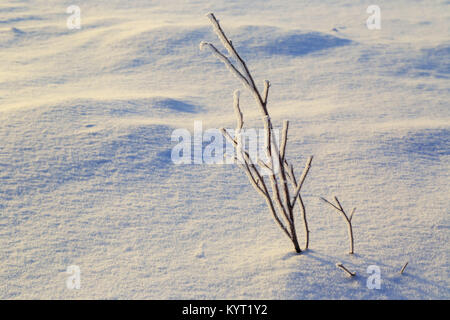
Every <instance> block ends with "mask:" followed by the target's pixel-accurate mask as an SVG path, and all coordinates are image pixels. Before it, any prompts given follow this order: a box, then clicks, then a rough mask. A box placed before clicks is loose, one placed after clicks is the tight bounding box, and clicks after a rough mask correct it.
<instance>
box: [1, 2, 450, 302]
mask: <svg viewBox="0 0 450 320" xmlns="http://www.w3.org/2000/svg"><path fill="white" fill-rule="evenodd" d="M73 4H76V5H78V6H80V8H81V19H82V28H81V29H80V30H68V29H67V27H66V20H67V18H68V16H69V15H68V14H67V13H66V8H67V7H68V6H69V5H73ZM370 4H377V5H379V6H380V8H381V18H382V22H381V30H368V29H367V27H366V19H367V18H368V16H369V14H368V13H366V8H367V7H368V6H369V5H370ZM449 9H450V2H449V1H446V0H444V1H438V0H436V1H419V0H415V1H411V0H408V1H406V0H399V1H384V0H383V1H381V0H377V1H355V0H345V1H336V0H327V1H283V2H282V1H274V0H271V1H252V2H251V5H250V3H249V2H247V1H231V0H226V1H225V0H220V1H210V2H207V1H203V0H197V1H166V0H165V1H151V0H136V1H132V2H131V1H119V0H108V1H106V0H96V1H92V0H91V1H87V0H84V1H83V0H80V1H77V2H76V3H74V2H73V1H56V0H50V1H49V0H46V1H43V0H33V1H31V0H30V1H13V0H2V1H1V3H0V60H1V61H2V67H1V68H0V123H1V125H0V182H1V183H0V298H2V299H23V298H50V299H80V298H93V299H175V298H182V299H187V298H196V299H206V298H210V299H239V298H250V299H253V298H265V299H327V298H331V299H449V298H450V281H449V240H450V239H449V228H450V219H449V209H448V199H449V169H450V168H449V155H450V143H449V141H450V139H449V138H450V108H449V98H450V91H449V89H450V87H449V83H450V82H449V78H450V42H449V39H450V37H449V36H450V29H449V27H450V10H449ZM208 12H214V13H215V14H216V16H217V17H218V18H219V19H220V21H221V23H222V26H223V28H224V29H225V31H226V32H227V34H228V35H229V36H230V38H231V39H232V40H233V43H234V44H235V46H236V47H237V49H238V50H239V51H240V52H241V53H242V56H243V57H244V58H245V59H246V60H247V62H248V65H249V66H250V69H251V71H252V72H253V74H254V76H255V79H256V80H257V83H258V84H259V85H261V86H262V82H263V80H264V79H269V80H270V81H271V83H272V88H271V92H270V103H269V108H270V111H271V115H272V120H273V121H274V124H275V125H276V126H279V127H281V123H282V120H284V119H289V120H290V124H291V129H290V135H289V143H288V149H287V154H288V158H289V159H291V162H293V163H294V164H295V165H296V170H297V171H300V170H301V168H302V167H303V165H304V162H305V160H306V158H307V157H308V156H309V155H314V161H313V167H312V169H311V171H310V174H309V175H308V179H307V181H306V183H305V186H304V187H303V190H304V191H303V195H304V200H305V203H306V206H307V212H308V215H309V222H310V228H311V243H310V246H311V250H309V251H307V252H305V253H304V254H302V255H296V254H294V253H293V248H292V244H291V243H290V242H289V239H287V237H285V236H284V235H283V234H282V233H281V231H280V230H279V229H278V227H277V226H276V224H275V223H274V222H273V220H272V218H271V216H270V214H269V212H268V210H267V208H266V205H265V202H264V200H263V199H262V198H261V197H260V196H259V195H258V194H256V193H255V192H254V190H253V189H252V187H251V185H250V184H249V182H248V181H247V178H246V177H245V175H244V173H243V172H241V171H240V170H238V168H237V167H236V166H234V165H174V164H173V163H172V162H171V158H170V153H171V149H172V147H173V146H174V145H175V143H173V142H171V140H170V136H171V133H172V131H173V130H174V129H176V128H188V129H192V126H193V123H194V120H202V121H203V126H204V128H219V127H222V126H226V127H230V128H231V127H232V126H233V125H234V122H235V120H234V114H233V109H232V101H233V97H232V93H233V91H234V90H235V89H237V88H240V87H241V84H240V83H239V82H238V81H237V80H236V79H235V78H234V77H232V76H231V75H230V74H229V73H228V71H227V70H226V69H225V68H224V66H223V65H222V64H221V63H220V62H218V61H217V60H216V59H215V58H214V57H212V55H211V54H210V52H208V51H200V50H199V48H198V45H199V43H200V41H202V40H205V41H210V42H212V43H215V44H217V46H218V47H220V46H219V42H218V40H217V39H216V37H215V35H214V33H213V32H212V28H211V26H210V25H209V22H208V19H207V18H206V17H205V14H206V13H208ZM241 101H242V106H243V109H244V113H245V117H246V118H245V120H246V124H247V125H254V124H255V125H256V124H258V125H259V114H258V111H257V109H256V107H255V105H254V103H253V101H252V97H250V96H249V95H248V94H247V93H245V94H244V93H243V94H242V100H241ZM333 195H337V196H338V197H339V198H340V200H341V202H342V204H343V206H344V207H345V208H348V209H350V208H351V207H353V206H356V207H357V211H356V213H355V217H354V219H353V220H354V222H353V223H354V232H355V250H356V254H355V255H353V256H350V255H348V254H347V252H348V239H347V233H346V226H345V223H344V222H343V220H342V218H341V217H339V216H338V214H336V212H333V210H332V209H331V208H330V207H327V206H326V205H325V204H324V203H322V202H320V201H319V197H320V196H323V197H326V198H329V199H330V198H331V197H332V196H333ZM300 230H301V228H300ZM300 239H302V234H300ZM406 261H409V265H408V267H407V269H406V271H405V273H404V274H403V275H400V274H399V270H400V269H401V267H402V265H403V264H404V263H405V262H406ZM339 262H341V263H343V264H344V265H345V266H346V267H347V268H349V269H350V270H352V271H356V272H357V276H356V277H354V278H349V277H347V276H346V275H345V274H344V272H343V271H342V270H340V269H338V268H336V266H335V265H336V263H339ZM70 265H77V266H79V267H80V269H81V288H80V289H79V290H76V289H75V290H69V289H67V288H66V284H65V281H66V278H67V277H68V274H67V273H66V269H67V267H68V266H70ZM370 265H377V266H379V267H380V269H381V279H382V283H381V289H380V290H376V289H373V290H370V289H368V288H367V286H366V280H367V278H368V276H369V274H367V273H366V270H367V267H368V266H370Z"/></svg>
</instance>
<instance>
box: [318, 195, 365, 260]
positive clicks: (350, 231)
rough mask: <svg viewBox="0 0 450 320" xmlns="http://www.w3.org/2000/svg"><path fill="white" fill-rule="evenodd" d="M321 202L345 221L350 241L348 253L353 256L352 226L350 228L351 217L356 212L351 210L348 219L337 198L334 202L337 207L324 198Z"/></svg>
mask: <svg viewBox="0 0 450 320" xmlns="http://www.w3.org/2000/svg"><path fill="white" fill-rule="evenodd" d="M320 199H321V200H322V201H325V202H326V203H328V204H329V205H330V206H332V207H333V208H335V209H336V210H337V211H338V212H339V213H340V214H341V215H342V217H343V218H344V219H345V221H346V222H347V227H348V236H349V240H350V252H349V254H353V253H354V250H355V247H354V239H353V226H352V219H351V218H352V217H353V214H354V212H355V210H356V208H354V209H353V211H352V214H351V216H350V218H349V217H348V216H347V214H346V213H345V211H344V208H343V207H342V205H341V203H340V202H339V200H338V198H337V197H336V196H335V197H334V200H335V201H336V204H337V205H338V207H337V206H336V205H334V204H333V203H331V202H330V201H328V200H327V199H325V198H320Z"/></svg>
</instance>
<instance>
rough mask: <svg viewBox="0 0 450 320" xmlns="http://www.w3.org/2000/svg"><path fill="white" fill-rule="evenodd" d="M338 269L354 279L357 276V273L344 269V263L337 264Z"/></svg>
mask: <svg viewBox="0 0 450 320" xmlns="http://www.w3.org/2000/svg"><path fill="white" fill-rule="evenodd" d="M336 267H338V268H341V269H342V270H344V271H345V272H346V273H347V274H348V275H349V276H351V277H354V276H356V272H351V271H350V270H348V269H347V268H346V267H344V265H343V264H342V263H337V264H336Z"/></svg>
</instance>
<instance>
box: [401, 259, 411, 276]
mask: <svg viewBox="0 0 450 320" xmlns="http://www.w3.org/2000/svg"><path fill="white" fill-rule="evenodd" d="M408 263H409V262H406V263H405V264H404V265H403V267H402V270H400V274H403V272H404V271H405V269H406V266H407V265H408Z"/></svg>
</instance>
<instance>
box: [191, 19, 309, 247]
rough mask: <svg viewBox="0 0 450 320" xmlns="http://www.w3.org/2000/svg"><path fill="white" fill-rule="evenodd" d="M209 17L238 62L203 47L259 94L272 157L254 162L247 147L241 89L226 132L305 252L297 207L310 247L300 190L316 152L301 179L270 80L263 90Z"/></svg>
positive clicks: (278, 218)
mask: <svg viewBox="0 0 450 320" xmlns="http://www.w3.org/2000/svg"><path fill="white" fill-rule="evenodd" d="M207 17H208V18H209V20H210V21H211V24H212V25H213V27H214V31H215V33H216V34H217V37H218V38H219V40H220V41H221V42H222V44H223V46H224V47H225V49H226V50H227V51H228V54H229V55H230V57H231V59H233V60H234V63H233V62H232V61H231V60H230V58H228V57H227V56H226V55H224V54H223V53H222V52H220V51H219V50H218V49H217V48H216V47H215V46H214V45H213V44H211V43H208V42H202V43H201V44H200V48H201V49H203V48H209V49H210V50H211V51H212V53H213V54H214V55H215V56H216V57H217V58H218V59H219V60H220V61H222V62H223V63H224V64H225V66H226V67H227V68H228V70H229V71H230V72H231V73H232V74H233V75H234V76H236V77H237V78H238V79H239V80H240V81H241V82H242V84H243V85H244V87H245V88H246V89H247V90H248V91H249V92H250V93H251V94H252V95H253V97H254V98H255V100H256V103H257V105H258V107H259V109H260V111H261V116H262V121H263V123H264V130H265V141H264V149H265V152H266V156H267V159H268V161H267V162H263V161H261V160H260V161H257V164H256V165H255V164H254V163H253V162H252V160H251V158H250V155H249V153H248V152H247V151H246V150H245V149H244V147H243V144H242V139H241V135H240V133H241V130H242V128H243V126H244V118H243V113H242V111H241V107H240V105H239V91H236V92H235V94H234V109H235V113H236V117H237V126H236V130H235V137H232V136H231V135H230V134H229V133H228V132H227V131H226V130H225V129H221V131H222V134H223V135H224V136H225V138H226V139H227V140H228V141H230V142H231V143H232V145H233V146H234V148H235V150H236V153H237V160H238V163H239V164H240V166H241V167H242V168H243V170H244V171H245V173H246V175H247V177H248V179H249V180H250V183H251V184H252V186H253V187H254V189H255V190H256V191H257V192H258V193H259V194H261V196H262V197H263V198H264V199H265V200H266V203H267V206H268V207H269V210H270V212H271V214H272V216H273V218H274V219H275V221H276V223H277V224H278V225H279V226H280V228H281V229H282V230H283V232H284V233H285V234H286V235H287V236H288V237H289V239H290V240H291V241H292V243H293V244H294V248H295V251H296V252H297V253H300V252H302V250H301V249H300V245H299V243H298V238H297V231H296V227H295V219H294V208H295V204H296V203H297V204H298V205H297V206H298V207H299V210H300V213H301V217H302V220H303V225H304V230H305V249H307V248H308V246H309V229H308V223H307V218H306V210H305V205H304V203H303V199H302V197H301V194H300V191H301V188H302V186H303V183H304V181H305V178H306V176H307V174H308V171H309V169H310V167H311V161H312V156H311V157H309V158H308V160H307V162H306V165H305V167H304V169H303V173H302V174H301V176H300V177H299V179H297V178H296V176H295V173H294V168H293V166H292V164H290V163H289V162H288V161H287V159H286V155H285V152H286V143H287V135H288V128H289V122H288V121H284V123H283V130H282V136H281V143H280V146H279V147H278V145H277V143H276V141H275V137H274V133H273V126H272V120H271V118H270V115H269V111H268V108H267V103H268V96H269V88H270V83H269V81H267V80H265V81H264V90H263V91H262V92H261V91H260V90H259V89H258V88H257V86H256V84H255V81H254V79H253V77H252V75H251V73H250V71H249V69H248V67H247V65H246V63H245V61H244V60H243V59H242V58H241V56H240V55H239V54H238V53H237V51H236V49H235V48H234V46H233V43H232V42H231V41H230V40H229V39H228V38H227V36H226V35H225V33H224V31H223V29H222V27H221V26H220V24H219V21H218V20H217V19H216V17H215V16H214V14H212V13H210V14H208V15H207ZM263 172H269V174H268V176H269V180H270V185H271V192H270V191H269V188H268V187H267V185H268V183H267V182H266V180H265V179H264V177H263V174H262V173H263ZM287 180H289V181H290V185H291V188H289V186H288V182H287Z"/></svg>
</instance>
